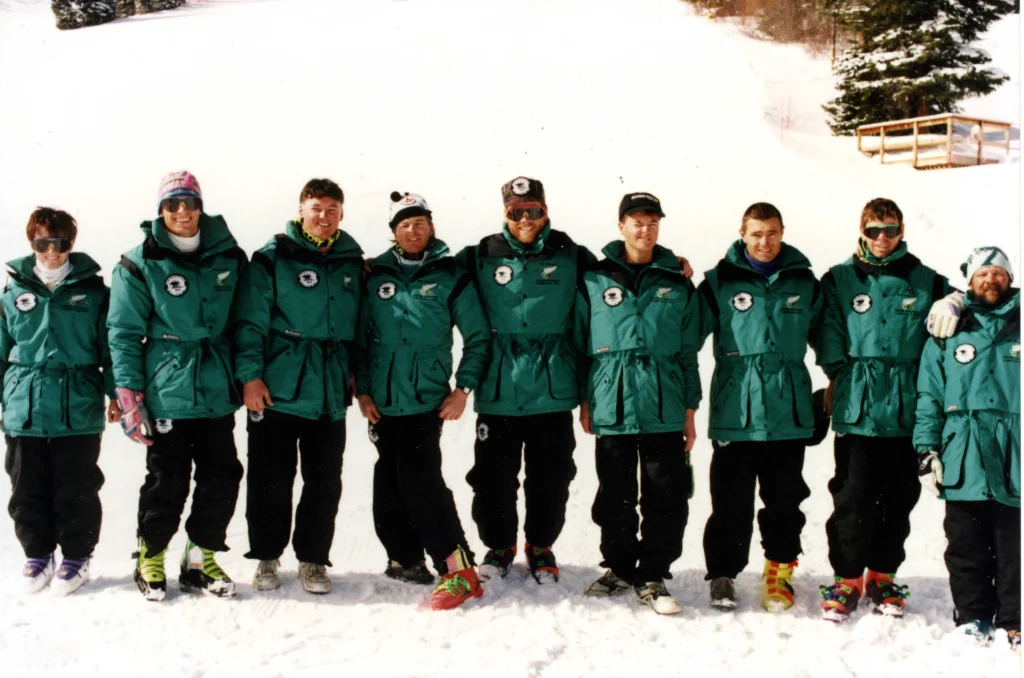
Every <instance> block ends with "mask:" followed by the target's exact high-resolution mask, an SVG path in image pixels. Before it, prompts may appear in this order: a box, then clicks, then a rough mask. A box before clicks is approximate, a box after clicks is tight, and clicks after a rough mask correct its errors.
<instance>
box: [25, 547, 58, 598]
mask: <svg viewBox="0 0 1024 678" xmlns="http://www.w3.org/2000/svg"><path fill="white" fill-rule="evenodd" d="M53 566H54V560H53V554H52V553H51V554H50V555H48V556H43V557H42V558H29V559H28V560H26V561H25V567H24V569H23V570H22V571H21V576H22V589H24V591H25V593H39V592H40V591H42V590H43V589H45V588H46V587H47V586H48V585H49V584H50V580H51V579H53Z"/></svg>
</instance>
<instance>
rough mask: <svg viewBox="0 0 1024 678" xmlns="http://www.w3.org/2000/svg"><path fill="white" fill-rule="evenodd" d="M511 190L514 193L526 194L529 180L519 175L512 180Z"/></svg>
mask: <svg viewBox="0 0 1024 678" xmlns="http://www.w3.org/2000/svg"><path fill="white" fill-rule="evenodd" d="M512 192H513V193H515V194H516V195H526V194H527V193H529V192H530V180H529V179H525V178H523V177H519V178H518V179H516V180H515V181H513V182H512Z"/></svg>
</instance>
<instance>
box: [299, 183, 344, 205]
mask: <svg viewBox="0 0 1024 678" xmlns="http://www.w3.org/2000/svg"><path fill="white" fill-rule="evenodd" d="M310 198H334V199H335V200H337V201H338V202H340V203H341V204H342V205H344V204H345V193H344V191H342V190H341V186H339V185H338V184H336V183H334V182H333V181H331V180H330V179H310V180H309V181H307V182H306V185H305V186H303V187H302V193H300V194H299V202H300V203H302V202H306V201H307V200H309V199H310Z"/></svg>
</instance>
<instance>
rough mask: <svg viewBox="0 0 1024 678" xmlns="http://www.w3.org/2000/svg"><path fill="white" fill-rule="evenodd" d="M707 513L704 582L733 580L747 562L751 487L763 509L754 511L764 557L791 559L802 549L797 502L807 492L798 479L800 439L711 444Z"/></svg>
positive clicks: (801, 453)
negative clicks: (761, 502)
mask: <svg viewBox="0 0 1024 678" xmlns="http://www.w3.org/2000/svg"><path fill="white" fill-rule="evenodd" d="M712 446H713V447H714V453H713V454H712V457H711V517H710V518H708V524H707V526H706V527H705V528H704V561H705V563H706V564H707V568H708V574H707V576H706V577H705V579H707V580H711V579H715V578H716V577H729V578H730V579H735V578H736V575H738V574H739V573H740V572H742V571H743V568H745V567H746V566H747V562H748V560H749V555H750V539H751V537H752V536H753V533H754V487H755V483H760V492H759V493H760V496H761V501H763V502H764V508H763V509H761V510H760V511H758V512H757V524H758V526H759V527H760V529H761V546H762V547H763V548H764V557H765V558H767V559H768V560H773V561H775V562H779V563H790V562H793V561H794V560H796V558H797V556H798V555H800V553H801V552H802V550H801V547H800V531H801V530H802V529H803V527H804V523H805V522H807V520H806V518H804V514H803V513H802V512H801V511H800V502H802V501H803V500H804V499H806V498H807V497H809V496H811V491H810V489H809V488H808V487H807V484H806V483H805V482H804V478H803V467H804V448H805V444H804V441H803V440H780V441H774V442H725V443H721V442H719V441H714V442H713V443H712Z"/></svg>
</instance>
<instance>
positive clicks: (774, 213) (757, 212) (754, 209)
mask: <svg viewBox="0 0 1024 678" xmlns="http://www.w3.org/2000/svg"><path fill="white" fill-rule="evenodd" d="M747 219H757V220H758V221H767V220H769V219H778V220H779V226H781V227H782V228H785V227H786V224H785V222H783V221H782V212H780V211H779V208H778V207H776V206H775V205H773V204H771V203H770V202H755V203H754V204H753V205H751V206H750V207H748V208H747V211H746V212H744V213H743V221H741V222H740V230H741V231H742V230H746V228H747Z"/></svg>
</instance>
